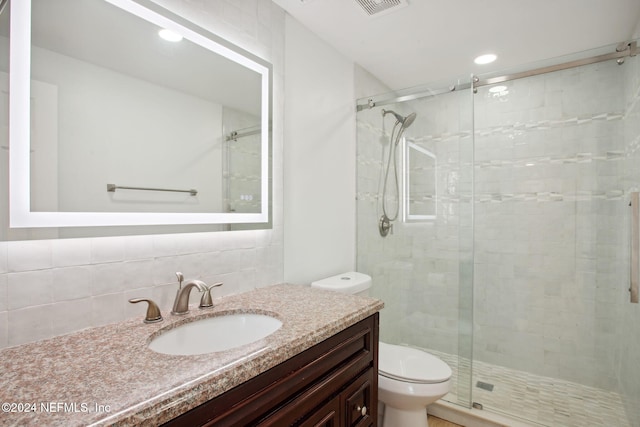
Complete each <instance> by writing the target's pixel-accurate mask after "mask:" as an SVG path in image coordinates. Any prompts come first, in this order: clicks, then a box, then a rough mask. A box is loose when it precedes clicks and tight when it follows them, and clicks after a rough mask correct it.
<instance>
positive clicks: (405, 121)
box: [378, 109, 416, 237]
mask: <svg viewBox="0 0 640 427" xmlns="http://www.w3.org/2000/svg"><path fill="white" fill-rule="evenodd" d="M387 114H393V116H394V117H395V118H396V123H395V124H394V125H393V130H392V131H391V138H390V141H389V142H390V147H389V157H388V159H387V167H386V170H385V174H384V184H383V187H382V216H381V217H380V220H379V221H378V229H379V231H380V235H381V236H382V237H386V236H387V235H388V234H389V231H390V230H391V222H392V221H395V220H396V219H397V218H398V214H399V213H400V184H399V180H398V169H397V163H398V162H397V154H396V147H397V146H398V143H399V142H400V137H401V136H402V134H403V133H404V131H405V130H406V129H407V128H408V127H409V126H411V125H412V124H413V122H414V120H415V119H416V113H411V114H409V115H407V116H401V115H400V114H398V113H396V112H395V111H393V110H384V109H383V110H382V117H383V120H384V117H385V116H386V115H387ZM396 129H397V132H396ZM392 157H393V176H394V181H395V191H396V211H395V213H394V215H392V216H390V215H389V214H388V213H387V202H386V198H387V181H388V179H389V170H390V169H391V158H392Z"/></svg>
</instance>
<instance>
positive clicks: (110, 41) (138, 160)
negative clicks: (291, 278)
mask: <svg viewBox="0 0 640 427" xmlns="http://www.w3.org/2000/svg"><path fill="white" fill-rule="evenodd" d="M10 9H11V10H10V20H11V25H10V35H9V39H10V42H9V43H10V49H9V50H10V57H9V76H8V80H9V93H10V96H9V129H10V131H9V143H8V147H9V149H8V151H9V226H10V228H12V229H13V228H16V229H20V228H51V227H103V226H150V225H152V226H163V225H171V226H175V225H197V224H256V223H268V221H269V200H270V195H269V176H270V175H269V174H270V171H269V165H270V162H269V153H270V148H269V147H270V122H271V79H272V76H271V74H272V73H271V66H270V64H269V63H267V62H266V61H264V60H262V59H260V58H257V57H255V56H254V55H252V54H250V53H248V52H245V51H243V50H242V49H240V48H238V47H236V46H234V45H232V44H230V43H228V42H226V41H224V40H222V39H220V38H219V37H217V36H215V35H213V34H211V33H209V32H208V31H206V30H204V29H202V28H200V27H198V26H196V25H195V24H193V23H191V22H189V21H186V20H185V19H183V18H181V17H179V16H177V15H174V14H172V13H171V12H169V11H167V10H166V9H164V8H162V7H161V6H158V5H156V4H155V3H152V2H150V1H147V0H135V1H134V0H56V1H51V0H20V1H12V2H11V5H10ZM163 29H167V30H170V31H171V33H172V34H173V35H175V36H177V37H178V38H179V39H181V41H178V42H171V41H166V40H162V39H161V38H160V37H159V31H160V30H163ZM4 79H5V80H6V75H5V76H4ZM244 138H246V139H244ZM249 138H251V141H249ZM237 156H244V158H243V159H240V160H239V158H238V157H237ZM232 193H233V194H232Z"/></svg>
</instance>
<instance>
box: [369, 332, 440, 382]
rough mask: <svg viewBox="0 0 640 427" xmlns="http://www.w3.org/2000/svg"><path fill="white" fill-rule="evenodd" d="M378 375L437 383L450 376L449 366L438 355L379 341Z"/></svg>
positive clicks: (399, 379)
mask: <svg viewBox="0 0 640 427" xmlns="http://www.w3.org/2000/svg"><path fill="white" fill-rule="evenodd" d="M378 352H379V353H378V371H379V373H380V375H382V376H384V377H387V378H390V379H393V380H398V381H404V382H410V383H418V384H437V383H443V382H445V381H448V380H449V379H450V378H451V374H452V372H451V368H450V367H449V365H447V364H446V363H445V362H443V361H442V360H440V359H439V358H438V357H436V356H434V355H432V354H429V353H427V352H425V351H422V350H419V349H417V348H411V347H405V346H399V345H394V344H387V343H383V342H380V343H379V347H378Z"/></svg>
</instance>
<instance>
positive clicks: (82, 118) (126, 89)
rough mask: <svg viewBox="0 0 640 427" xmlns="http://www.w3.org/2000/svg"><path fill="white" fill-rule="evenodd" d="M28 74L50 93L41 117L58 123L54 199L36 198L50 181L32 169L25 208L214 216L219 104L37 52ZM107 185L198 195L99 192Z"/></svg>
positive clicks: (218, 196) (217, 208)
mask: <svg viewBox="0 0 640 427" xmlns="http://www.w3.org/2000/svg"><path fill="white" fill-rule="evenodd" d="M32 76H33V78H34V79H36V80H39V81H42V82H46V83H48V84H52V85H54V86H53V87H54V88H56V89H57V93H59V94H60V95H59V96H58V99H57V103H55V104H54V108H55V109H56V110H55V111H53V112H49V111H47V112H46V113H45V114H51V113H53V114H51V115H53V116H57V123H58V133H57V134H58V137H59V140H58V144H57V145H58V150H57V153H58V154H59V156H58V158H57V159H56V158H54V159H51V160H52V163H54V164H55V163H57V166H58V168H57V181H58V182H57V189H58V199H57V202H58V205H57V206H47V205H46V204H45V203H41V201H42V200H43V198H42V197H43V196H44V197H48V196H49V193H50V192H49V191H46V192H44V194H41V193H43V192H42V191H38V190H40V188H41V184H45V186H44V188H47V187H46V184H48V183H49V182H48V181H50V179H49V174H46V175H43V176H41V175H40V174H39V173H36V174H35V175H34V177H33V181H34V182H32V188H33V190H34V191H33V194H35V196H33V197H34V201H33V203H36V205H37V206H39V208H38V209H35V210H42V211H46V210H54V211H55V210H61V211H70V212H76V211H86V212H125V211H126V212H145V211H149V210H152V211H154V212H223V209H222V171H221V169H222V158H221V157H222V154H221V153H222V106H221V105H220V104H217V103H214V102H211V101H208V100H206V99H203V98H201V97H196V96H193V95H189V94H186V93H182V92H180V91H176V90H172V89H169V88H166V87H163V86H159V85H156V84H153V83H149V82H147V81H144V80H140V79H137V78H134V77H130V76H127V75H124V74H121V73H118V72H115V71H112V70H109V69H106V68H103V67H100V66H96V65H93V64H90V63H87V62H84V61H80V60H77V59H75V58H71V57H68V56H64V55H60V54H58V53H55V52H52V51H49V50H45V49H34V51H33V54H32ZM158 99H162V100H163V102H162V103H160V102H158ZM105 117H108V118H109V120H105V119H104V118H105ZM167 117H170V118H171V120H167ZM35 119H36V121H37V119H39V117H36V118H35ZM38 126H39V124H38ZM36 129H39V128H36ZM34 154H35V153H34ZM43 160H45V161H46V162H47V163H48V162H49V161H50V159H43ZM42 169H43V168H42V163H37V167H36V169H35V170H36V172H39V171H40V170H42ZM254 173H255V172H254ZM78 177H81V179H78ZM107 183H112V184H117V185H121V186H134V187H152V188H181V189H191V188H194V189H197V190H198V195H197V197H193V196H191V195H189V194H184V193H167V192H127V191H118V192H115V193H108V192H107V191H106V185H107ZM45 200H46V199H45Z"/></svg>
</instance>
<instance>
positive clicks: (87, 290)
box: [0, 0, 284, 348]
mask: <svg viewBox="0 0 640 427" xmlns="http://www.w3.org/2000/svg"><path fill="white" fill-rule="evenodd" d="M156 2H157V3H159V4H162V5H164V6H166V7H167V8H169V9H171V10H172V11H174V12H175V13H177V14H180V15H182V16H184V17H185V18H187V19H190V20H192V21H193V22H195V23H196V24H198V25H201V26H203V27H205V28H207V29H209V30H210V31H212V32H214V33H216V34H218V35H219V36H221V37H224V38H226V39H228V40H229V41H231V42H232V43H235V44H237V45H239V46H240V47H242V48H244V49H246V50H248V51H250V52H252V53H254V54H255V55H258V56H260V57H262V58H264V59H266V60H267V61H270V62H272V63H273V70H274V113H273V229H269V230H258V231H234V232H219V233H192V234H171V235H153V236H151V235H147V236H130V237H103V238H82V239H52V240H36V241H15V242H0V348H1V347H6V346H12V345H17V344H21V343H24V342H29V341H35V340H39V339H43V338H48V337H52V336H55V335H59V334H63V333H67V332H71V331H75V330H79V329H83V328H86V327H90V326H96V325H101V324H106V323H110V322H116V321H120V320H123V319H125V318H129V317H132V316H139V317H140V318H142V316H143V315H144V310H145V309H144V307H142V306H140V305H139V304H138V305H133V304H129V303H128V302H127V299H129V298H132V297H140V296H146V297H151V298H153V299H155V300H156V302H158V303H159V304H160V305H161V307H164V308H165V309H167V308H168V307H170V303H171V301H172V299H173V296H174V295H175V286H177V285H176V282H175V276H174V272H175V271H182V272H183V273H184V274H185V276H186V277H187V278H201V279H203V280H205V281H207V282H208V281H217V280H220V281H223V282H225V284H224V286H223V287H222V288H218V290H219V291H218V292H217V295H221V294H231V293H237V292H241V291H244V290H248V289H251V288H255V287H261V286H267V285H270V284H273V283H277V282H280V281H282V277H283V262H282V245H283V240H282V235H283V231H282V200H283V196H282V172H281V171H282V167H283V166H282V143H283V138H282V128H283V107H282V93H283V54H284V12H283V11H282V9H280V8H279V7H278V6H276V5H274V4H273V3H272V2H271V1H270V0H234V1H233V2H232V1H226V0H207V1H206V2H202V1H189V2H187V1H180V0H156ZM2 153H3V157H2V159H0V160H2V162H3V163H4V162H5V161H6V159H5V156H4V153H6V150H2ZM1 170H2V171H6V168H3V169H1ZM4 208H6V206H4ZM194 297H196V298H197V295H194Z"/></svg>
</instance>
